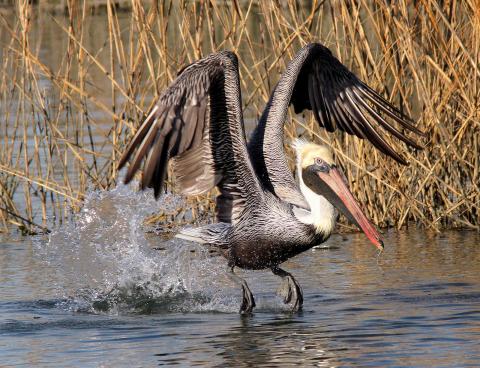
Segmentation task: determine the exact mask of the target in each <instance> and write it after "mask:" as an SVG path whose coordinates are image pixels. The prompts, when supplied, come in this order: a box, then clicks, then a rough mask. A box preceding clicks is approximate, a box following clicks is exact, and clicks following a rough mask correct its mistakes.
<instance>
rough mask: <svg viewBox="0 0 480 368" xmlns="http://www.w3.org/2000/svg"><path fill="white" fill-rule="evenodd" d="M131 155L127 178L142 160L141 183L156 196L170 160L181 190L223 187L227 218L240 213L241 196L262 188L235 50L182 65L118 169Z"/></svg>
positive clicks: (128, 147) (195, 192)
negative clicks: (245, 118) (252, 158)
mask: <svg viewBox="0 0 480 368" xmlns="http://www.w3.org/2000/svg"><path fill="white" fill-rule="evenodd" d="M132 157H133V158H132ZM130 158H132V160H131V163H130V166H129V168H128V171H127V174H126V176H125V182H126V183H128V182H130V181H131V180H132V178H133V177H134V175H135V173H136V172H137V171H138V170H139V169H140V167H141V164H142V162H143V161H144V162H145V163H144V168H143V176H142V179H141V187H142V189H143V188H145V187H151V188H153V189H154V192H155V197H158V196H159V195H160V193H161V191H162V189H163V187H164V184H165V180H166V177H167V167H168V162H169V160H170V159H172V160H173V170H174V173H175V179H176V185H177V186H178V188H179V190H180V192H182V193H183V194H190V195H191V194H200V193H203V192H205V191H207V190H209V189H211V188H213V187H214V186H219V188H220V190H221V191H222V193H224V194H225V195H226V196H227V197H228V201H229V202H228V203H227V207H228V210H225V209H222V211H223V212H225V211H228V215H224V218H229V216H231V213H232V212H235V213H237V214H238V213H241V212H242V210H243V206H242V205H243V203H244V201H242V200H244V199H245V198H246V197H248V196H252V197H254V196H255V195H259V193H260V192H261V190H260V189H259V188H260V184H259V182H258V179H257V178H256V176H255V174H254V171H253V168H252V166H251V163H250V160H249V156H248V153H247V148H246V141H245V132H244V126H243V114H242V109H241V95H240V84H239V78H238V62H237V57H236V56H235V54H233V53H231V52H220V53H216V54H211V55H209V56H207V57H206V58H204V59H201V60H199V61H197V62H195V63H193V64H191V65H189V66H188V67H186V68H185V69H184V70H182V71H181V73H180V74H179V76H178V77H177V79H176V80H174V81H173V82H172V84H171V85H170V86H169V87H168V88H167V89H166V90H165V91H164V92H163V93H162V95H161V96H160V98H159V100H158V102H157V104H156V105H155V106H154V107H153V109H152V110H151V111H150V113H149V115H148V117H147V118H146V119H145V121H144V122H143V124H142V125H141V127H140V128H139V130H138V131H137V133H136V134H135V136H134V137H133V139H132V141H131V142H130V143H129V144H128V146H127V147H126V149H125V152H124V154H123V155H122V157H121V159H120V162H119V169H121V168H122V167H123V166H124V165H125V163H126V162H127V161H128V160H129V159H130ZM238 197H240V198H238ZM244 197H245V198H244ZM234 199H235V200H236V202H235V203H234V202H233V200H234ZM220 207H222V208H224V207H225V205H224V203H222V200H220ZM233 207H235V208H233Z"/></svg>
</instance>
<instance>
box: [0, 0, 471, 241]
mask: <svg viewBox="0 0 480 368" xmlns="http://www.w3.org/2000/svg"><path fill="white" fill-rule="evenodd" d="M29 3H30V2H29V1H27V0H19V1H17V2H16V3H15V7H14V8H12V9H10V13H9V14H11V16H9V15H8V14H6V13H5V12H4V14H3V15H2V14H1V13H0V35H1V36H0V40H1V42H2V43H1V44H0V60H1V65H0V118H1V122H0V132H1V133H0V229H1V230H0V231H5V232H7V231H10V230H11V229H12V228H15V227H18V228H20V229H21V230H23V231H24V232H27V233H33V232H39V231H47V230H48V228H50V227H51V226H54V225H55V224H58V223H61V222H62V221H65V220H66V219H68V218H69V217H70V216H71V214H72V213H74V212H75V211H78V209H79V208H81V206H82V201H83V199H84V196H85V193H87V192H88V191H89V190H94V189H100V190H107V189H111V188H113V187H115V186H116V185H117V181H118V180H119V178H118V176H117V174H118V173H117V161H118V158H119V155H120V154H121V152H122V150H123V148H124V147H125V144H126V143H127V142H128V140H129V138H130V137H131V136H132V134H133V133H134V132H135V131H136V129H137V128H138V126H139V124H140V123H141V121H142V119H143V118H144V117H145V114H146V113H147V112H148V110H149V109H150V108H151V106H152V104H153V103H154V101H155V97H157V96H158V95H159V93H161V91H162V90H163V89H164V88H165V87H166V86H167V84H168V83H169V82H171V81H172V79H173V78H174V77H175V75H176V71H177V70H179V69H180V68H181V67H182V66H184V65H185V64H187V63H189V62H191V61H193V60H195V59H198V58H200V57H202V56H204V55H206V54H208V53H210V52H214V51H218V50H222V49H229V50H233V51H234V52H236V53H237V54H238V55H239V60H240V73H241V79H242V89H243V100H244V108H245V111H246V117H247V118H248V119H247V123H248V126H249V127H250V128H251V127H252V126H253V122H254V121H255V119H256V118H257V117H258V116H259V114H260V113H261V111H262V109H263V107H264V104H265V102H266V100H267V99H268V96H269V94H270V91H271V90H272V88H273V86H274V85H275V83H276V81H277V80H278V78H279V75H280V73H281V72H282V71H283V70H284V68H285V66H286V64H287V63H288V61H289V60H290V59H291V58H292V57H293V55H294V54H295V53H296V52H297V51H298V49H299V48H300V47H301V46H303V45H304V44H305V43H307V42H311V41H320V42H322V43H324V44H325V45H327V46H328V47H330V49H331V50H332V52H333V53H334V54H335V55H336V56H337V57H338V58H339V59H340V60H341V61H342V62H343V63H345V64H346V65H347V66H349V67H350V68H351V69H353V70H354V71H355V73H356V74H357V75H358V76H359V77H360V78H361V79H363V80H364V81H366V82H367V83H368V84H369V85H370V86H372V87H373V88H374V89H376V90H377V91H379V92H380V93H381V94H382V95H383V96H384V97H386V98H387V99H388V100H390V101H392V102H394V103H395V104H396V105H397V106H399V107H400V108H401V109H402V110H403V111H404V112H405V113H407V114H409V115H410V116H412V117H413V118H414V119H415V120H416V121H417V122H418V126H419V127H420V128H421V129H422V130H423V131H425V132H426V133H427V134H428V137H427V138H426V139H425V140H423V142H422V143H423V144H424V145H425V149H424V150H423V151H419V152H415V151H411V150H407V149H405V148H404V147H402V146H401V145H398V144H395V146H396V147H397V148H399V149H401V150H402V152H403V154H404V156H405V157H406V158H407V159H408V161H409V162H410V165H409V166H407V167H404V166H400V165H397V164H395V163H394V162H393V161H392V160H391V159H389V158H386V157H385V156H383V155H382V154H379V153H378V152H376V151H375V149H373V148H372V146H371V145H370V144H369V143H368V142H364V141H361V140H359V139H357V138H355V137H351V136H348V135H346V134H341V133H336V134H326V133H325V132H324V131H323V130H321V129H319V128H318V126H317V124H316V122H315V120H314V119H313V117H312V116H311V114H309V113H307V114H305V115H304V116H296V115H294V114H293V113H291V115H290V116H289V117H288V123H287V125H286V128H285V131H286V136H287V140H288V139H289V138H293V137H294V136H297V135H302V136H305V137H306V138H308V139H311V140H314V141H316V142H323V143H327V144H329V145H331V146H332V148H333V149H334V151H335V152H336V156H337V160H338V161H339V162H340V164H341V165H342V166H343V168H344V169H345V172H346V173H347V178H348V181H349V183H350V186H351V188H352V191H353V192H354V194H355V195H356V196H357V197H358V199H359V201H360V202H361V203H362V204H363V206H364V208H365V210H366V211H367V213H368V215H369V216H370V217H371V218H372V219H373V221H374V222H375V223H376V224H377V225H378V226H380V227H389V226H395V227H398V228H401V227H403V226H409V225H410V226H412V225H419V226H423V227H425V228H429V229H434V230H439V229H442V228H447V227H448V228H450V227H462V228H470V229H476V230H478V229H480V211H479V206H480V188H479V184H480V180H479V177H480V174H479V168H480V163H479V155H480V134H479V133H480V112H479V111H480V109H479V107H480V62H479V61H480V6H479V5H478V3H477V2H475V1H474V0H464V1H456V0H451V1H437V0H422V1H417V2H411V1H406V0H400V1H397V2H393V3H391V4H389V2H386V1H384V0H354V1H343V0H332V1H330V2H325V1H317V0H313V1H293V0H284V1H274V2H270V1H268V2H263V1H262V2H254V1H232V2H228V3H227V4H225V3H224V2H223V1H216V0H215V1H214V0H211V1H181V2H177V1H168V0H167V1H164V2H159V3H158V4H153V5H149V6H146V5H145V3H144V2H142V1H139V0H132V1H131V5H130V7H129V11H128V12H126V13H124V12H118V10H117V9H116V8H115V6H114V3H113V2H111V1H105V3H106V6H105V14H103V15H102V16H99V15H98V14H96V15H92V11H91V5H90V3H89V2H88V1H76V0H69V1H66V2H64V3H65V4H66V7H65V13H64V14H58V13H57V14H54V15H49V14H47V13H45V12H43V11H39V9H38V8H37V7H35V6H32V5H31V4H29ZM45 22H48V24H49V30H50V31H49V33H48V32H47V33H46V32H42V26H41V25H42V24H45ZM52 40H53V41H52ZM51 42H55V44H54V45H52V44H51ZM45 50H50V51H49V52H52V51H51V50H54V51H55V53H54V55H56V56H52V55H49V54H48V53H49V52H48V53H47V54H46V53H45ZM287 150H288V153H289V154H290V155H291V152H290V150H289V149H288V147H287ZM213 197H214V193H209V194H208V195H205V196H198V197H195V198H190V199H188V202H187V206H186V208H181V209H179V210H178V211H176V212H175V213H168V214H157V215H155V216H152V218H150V219H149V221H150V222H161V223H169V222H172V221H183V222H192V221H208V220H210V219H211V218H212V216H211V215H212V213H213V208H214V203H213V201H212V198H213ZM187 208H188V210H187Z"/></svg>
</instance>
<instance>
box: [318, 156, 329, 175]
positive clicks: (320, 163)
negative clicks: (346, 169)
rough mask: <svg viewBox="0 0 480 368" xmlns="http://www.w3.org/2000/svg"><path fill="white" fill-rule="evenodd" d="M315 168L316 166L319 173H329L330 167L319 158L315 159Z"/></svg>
mask: <svg viewBox="0 0 480 368" xmlns="http://www.w3.org/2000/svg"><path fill="white" fill-rule="evenodd" d="M315 166H317V168H318V170H319V171H321V172H329V171H330V165H329V164H327V163H326V162H325V161H323V160H322V159H321V158H320V157H316V158H315Z"/></svg>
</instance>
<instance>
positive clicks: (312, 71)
mask: <svg viewBox="0 0 480 368" xmlns="http://www.w3.org/2000/svg"><path fill="white" fill-rule="evenodd" d="M290 105H293V107H294V109H295V112H301V111H303V110H304V109H309V110H312V111H313V113H314V116H315V118H316V120H317V122H318V123H319V124H320V125H321V126H322V127H324V128H325V129H327V130H328V131H334V130H335V129H341V130H343V131H345V132H347V133H348V134H353V135H356V136H357V137H359V138H366V139H368V140H369V141H370V142H371V143H372V144H373V145H374V146H375V147H377V148H378V149H379V150H380V151H381V152H383V153H385V154H387V155H389V156H391V157H392V158H393V159H395V160H396V161H398V162H400V163H402V164H407V162H406V161H405V160H404V159H403V158H402V157H401V156H400V155H399V154H398V153H397V152H395V151H394V150H393V149H392V148H391V147H390V146H389V145H388V144H387V143H386V141H385V140H384V139H383V138H382V136H381V135H380V134H379V132H378V131H379V128H383V129H385V130H387V131H388V132H390V133H391V134H393V135H394V136H395V137H397V138H399V139H400V140H402V141H403V142H405V143H406V144H407V145H409V146H412V147H415V148H421V147H419V145H418V144H417V143H415V141H413V140H412V139H410V138H409V137H407V136H406V135H404V134H403V133H402V132H400V131H399V130H398V129H397V128H395V127H394V125H392V124H391V123H389V122H387V120H386V118H389V119H388V120H389V121H390V120H391V121H395V122H397V123H399V124H400V125H401V126H402V127H403V128H404V129H406V130H408V131H412V132H415V133H418V134H422V132H421V131H419V130H418V129H417V128H416V127H415V126H413V125H412V123H413V122H412V120H411V119H410V118H408V117H407V116H405V115H404V114H402V113H401V112H400V111H399V110H398V109H396V108H395V107H394V106H392V105H391V104H390V103H388V102H387V101H386V100H385V99H383V98H382V97H381V96H380V95H378V94H377V93H376V92H375V91H373V90H372V89H371V88H370V87H368V86H367V85H366V84H364V83H363V82H362V81H360V80H359V79H358V78H357V77H356V76H355V75H354V74H353V73H352V72H350V71H349V70H348V69H347V68H346V67H345V66H344V65H342V64H341V63H340V62H339V61H338V60H337V59H336V58H335V57H334V56H333V55H332V53H331V52H330V50H329V49H328V48H326V47H325V46H323V45H321V44H318V43H312V44H308V45H306V46H305V47H303V48H302V49H301V50H300V52H299V53H298V54H297V55H296V56H295V58H294V59H293V60H292V61H291V62H290V63H289V64H288V66H287V70H286V71H285V72H284V74H283V75H282V76H281V79H280V81H279V82H278V84H277V85H276V87H275V89H274V91H273V93H272V95H271V97H270V100H269V101H268V103H267V106H266V108H265V111H264V112H263V114H262V116H261V118H260V120H259V123H258V126H257V127H256V129H255V131H254V132H253V135H252V139H251V140H250V143H249V145H248V148H247V144H246V138H245V130H244V122H243V113H242V107H241V106H242V99H241V92H240V82H239V72H238V61H237V57H236V55H235V54H234V53H232V52H228V51H222V52H219V53H215V54H211V55H209V56H207V57H205V58H203V59H201V60H198V61H196V62H194V63H193V64H191V65H189V66H187V67H185V68H184V69H182V70H181V71H180V73H179V75H178V76H177V78H176V79H175V80H174V81H173V82H172V83H171V84H170V86H169V87H168V88H167V89H166V90H165V91H164V92H163V93H162V95H161V96H160V98H159V100H158V102H157V104H156V105H155V106H154V107H153V109H152V110H151V111H150V113H149V114H148V116H147V118H146V119H145V121H144V122H143V124H142V125H141V127H140V128H139V129H138V131H137V132H136V134H135V136H134V137H133V139H132V140H131V142H130V143H129V145H128V146H127V147H126V149H125V152H124V154H123V156H122V158H121V159H120V162H119V168H122V167H123V166H124V165H125V163H126V162H127V160H129V159H130V157H132V155H133V154H134V152H135V155H134V156H133V159H132V162H131V164H130V166H129V168H128V171H127V174H126V176H125V182H126V183H128V182H130V181H131V180H132V178H133V177H134V175H135V173H136V172H137V171H138V170H139V168H140V165H141V163H142V161H143V160H144V159H145V164H144V168H143V176H142V179H141V188H142V189H143V188H145V187H151V188H153V189H154V193H155V196H156V197H158V196H159V194H160V193H161V192H162V189H163V187H164V183H165V180H166V176H167V165H168V162H169V161H170V160H171V161H172V164H173V171H174V173H175V178H176V180H175V183H176V185H177V187H178V188H179V190H180V192H181V193H183V194H186V195H196V194H200V193H203V192H205V191H207V190H209V189H211V188H213V187H215V186H216V187H217V188H218V189H219V191H220V195H218V196H217V198H216V216H217V223H215V224H210V225H206V226H202V227H198V228H194V229H185V230H183V231H181V233H180V234H178V235H177V236H178V237H181V238H184V239H188V240H192V241H196V242H199V243H202V244H209V245H211V246H214V247H216V248H217V249H219V250H220V252H221V253H222V254H223V255H224V256H225V257H226V259H227V261H228V267H229V275H230V276H231V278H232V279H233V280H234V281H236V282H237V283H238V284H239V285H241V287H242V290H243V302H242V305H241V308H240V312H241V313H250V312H251V311H252V309H253V307H254V306H255V301H254V298H253V295H252V293H251V291H250V289H249V288H248V285H247V283H246V282H245V280H243V279H241V278H240V277H238V276H237V275H235V274H234V272H233V271H234V267H240V268H244V269H253V270H258V269H266V268H269V269H271V271H272V272H273V273H274V274H275V275H278V276H280V277H281V278H282V279H283V282H284V289H283V290H284V292H283V294H284V295H283V296H284V301H285V303H292V305H293V309H294V310H298V309H299V308H301V306H302V303H303V296H302V291H301V288H300V286H299V285H298V283H297V282H296V281H295V279H294V278H293V276H292V275H291V274H290V273H288V272H286V271H284V270H282V269H281V268H279V265H280V264H281V263H282V262H284V261H286V260H287V259H289V258H291V257H293V256H295V255H297V254H299V253H301V252H304V251H306V250H307V249H310V248H312V247H313V246H315V245H317V244H320V243H322V242H324V241H326V240H327V239H328V238H329V236H330V234H331V233H332V231H333V229H334V226H335V222H336V220H337V217H338V212H337V210H338V211H340V212H341V213H343V214H344V215H345V216H346V217H347V218H348V219H349V220H350V221H351V222H352V223H354V224H356V225H358V226H359V227H360V229H362V230H363V232H364V233H365V234H366V236H367V237H368V239H370V241H371V242H372V243H373V244H374V245H375V246H377V247H378V248H380V249H382V248H383V243H382V241H381V239H380V236H379V234H378V232H377V230H376V229H375V227H374V226H373V225H372V224H371V223H370V221H369V220H368V219H367V218H366V216H365V215H364V214H363V212H362V210H361V209H360V206H359V205H358V203H357V202H356V201H355V199H354V197H353V195H352V194H351V193H350V191H349V189H348V187H347V184H346V181H345V180H344V177H343V174H342V172H341V171H340V169H339V168H338V167H337V166H336V164H335V161H334V159H333V156H332V153H331V151H330V149H329V148H327V147H325V146H319V145H316V144H313V143H308V142H305V141H302V140H298V141H297V142H296V143H295V147H294V148H295V151H296V155H297V175H298V179H299V183H298V184H297V183H296V182H295V180H294V178H293V175H292V173H291V171H290V170H289V167H288V165H287V160H286V156H285V152H284V147H283V144H284V136H283V125H284V122H285V119H286V114H287V109H288V107H289V106H290Z"/></svg>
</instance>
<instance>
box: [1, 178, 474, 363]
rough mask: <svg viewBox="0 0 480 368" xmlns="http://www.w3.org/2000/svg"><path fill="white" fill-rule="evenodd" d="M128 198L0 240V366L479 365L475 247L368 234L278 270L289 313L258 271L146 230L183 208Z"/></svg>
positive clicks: (105, 197)
mask: <svg viewBox="0 0 480 368" xmlns="http://www.w3.org/2000/svg"><path fill="white" fill-rule="evenodd" d="M151 197H153V196H151V193H143V194H139V193H136V192H134V191H133V190H132V189H131V188H130V187H126V186H120V187H117V188H116V189H114V190H111V191H104V192H92V193H90V194H89V195H88V197H87V200H86V204H85V207H84V209H83V210H82V212H81V213H79V214H78V216H76V217H75V218H74V219H72V221H71V222H70V223H69V224H65V225H63V226H61V227H59V228H57V229H56V230H54V231H53V233H52V234H51V235H50V236H49V237H43V236H38V237H28V238H25V237H9V238H3V239H2V240H1V241H0V285H1V287H0V356H1V363H0V364H1V365H2V366H49V367H66V366H82V367H89V366H92V367H98V366H102V367H122V366H128V367H132V366H133V367H148V366H155V365H173V364H179V365H181V366H195V365H200V366H282V365H298V366H312V365H315V366H326V367H336V366H374V367H385V366H409V367H411V366H415V367H422V366H425V367H426V366H435V367H467V366H472V367H476V366H478V365H479V364H480V363H479V362H480V290H479V285H480V273H479V270H480V247H479V244H480V235H479V234H478V233H475V232H461V231H451V232H445V233H442V234H435V233H429V232H424V231H419V230H417V229H415V228H410V229H408V230H406V231H403V232H396V231H387V232H385V234H384V239H385V244H386V248H385V251H384V252H383V253H382V254H378V253H377V251H376V249H375V248H374V247H373V246H371V245H370V244H369V243H368V242H367V240H366V238H365V236H364V235H362V234H351V235H334V236H332V237H331V239H330V240H329V241H328V242H327V243H326V247H323V248H320V249H313V250H311V251H307V252H305V253H304V254H302V255H300V256H298V257H296V258H294V259H292V260H291V261H289V262H287V263H285V264H284V266H285V269H287V270H289V271H291V272H292V273H293V274H294V275H295V276H296V277H297V279H298V281H299V283H300V284H301V285H302V287H303V291H304V296H305V305H304V308H303V310H302V311H301V312H298V313H290V312H289V309H288V306H285V305H284V304H283V302H282V300H281V299H280V298H279V297H278V296H277V295H276V289H277V288H278V286H279V285H280V280H279V279H277V278H276V277H275V276H273V275H272V274H270V273H269V272H266V271H249V272H239V274H240V275H242V276H243V277H245V279H246V280H247V281H248V283H249V284H250V287H251V289H252V291H253V293H254V294H255V296H256V301H257V308H256V309H255V311H254V314H253V315H252V316H241V315H239V314H238V309H239V305H240V290H239V289H238V288H237V287H236V286H235V285H234V284H232V283H231V281H229V279H228V277H227V276H226V274H225V262H224V260H223V259H221V258H219V257H215V256H210V255H209V253H208V252H207V251H206V250H204V249H202V248H201V247H199V246H196V245H195V244H193V243H189V242H184V241H179V240H172V239H169V238H168V237H167V238H166V237H165V236H164V235H165V234H164V233H163V232H162V230H163V229H150V228H147V227H145V226H144V225H142V218H143V217H144V216H145V215H147V214H149V213H151V212H154V211H158V210H162V209H165V207H168V206H176V205H180V204H181V201H182V199H181V198H179V197H175V196H173V195H167V196H166V197H165V198H164V200H163V201H160V202H155V201H154V200H153V199H151Z"/></svg>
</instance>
